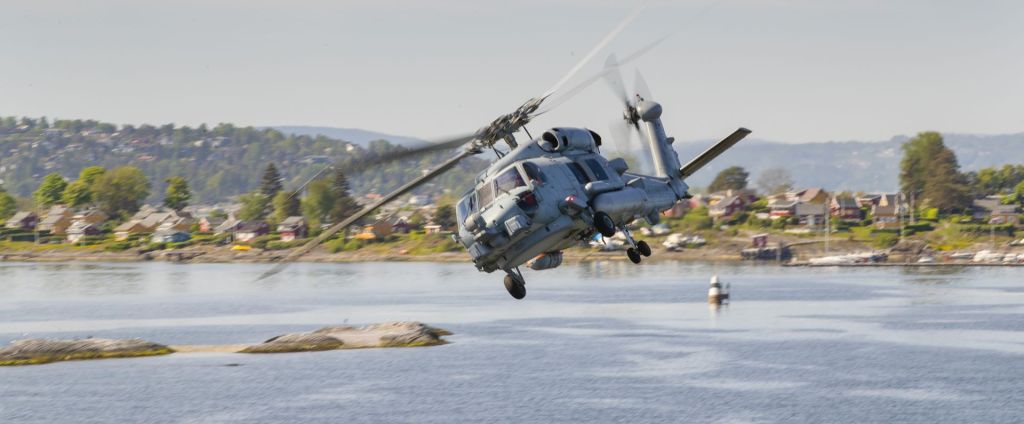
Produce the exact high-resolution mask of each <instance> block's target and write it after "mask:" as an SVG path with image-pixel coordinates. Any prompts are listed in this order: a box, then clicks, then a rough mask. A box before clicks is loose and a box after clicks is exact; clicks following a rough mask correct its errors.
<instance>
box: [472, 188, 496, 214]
mask: <svg viewBox="0 0 1024 424" xmlns="http://www.w3.org/2000/svg"><path fill="white" fill-rule="evenodd" d="M493 201H494V186H493V185H492V184H484V185H483V186H481V187H480V188H478V189H477V190H476V208H477V209H478V210H484V208H486V207H488V206H490V205H491V202H493Z"/></svg>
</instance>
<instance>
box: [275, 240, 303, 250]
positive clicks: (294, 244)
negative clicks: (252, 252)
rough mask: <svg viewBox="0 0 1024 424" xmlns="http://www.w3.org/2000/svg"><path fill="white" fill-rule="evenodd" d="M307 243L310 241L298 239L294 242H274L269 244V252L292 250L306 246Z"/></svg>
mask: <svg viewBox="0 0 1024 424" xmlns="http://www.w3.org/2000/svg"><path fill="white" fill-rule="evenodd" d="M307 241H309V240H308V239H296V240H292V241H281V240H274V241H270V242H267V249H268V250H284V249H291V248H293V247H299V246H302V245H303V244H306V242H307Z"/></svg>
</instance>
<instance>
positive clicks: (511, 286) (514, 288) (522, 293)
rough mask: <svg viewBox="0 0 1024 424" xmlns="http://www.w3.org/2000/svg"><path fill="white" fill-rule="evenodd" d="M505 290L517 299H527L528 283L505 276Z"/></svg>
mask: <svg viewBox="0 0 1024 424" xmlns="http://www.w3.org/2000/svg"><path fill="white" fill-rule="evenodd" d="M505 290H508V294H510V295H512V297H514V298H516V299H522V298H524V297H526V283H524V282H523V281H521V280H520V279H518V278H516V277H513V276H511V275H506V276H505Z"/></svg>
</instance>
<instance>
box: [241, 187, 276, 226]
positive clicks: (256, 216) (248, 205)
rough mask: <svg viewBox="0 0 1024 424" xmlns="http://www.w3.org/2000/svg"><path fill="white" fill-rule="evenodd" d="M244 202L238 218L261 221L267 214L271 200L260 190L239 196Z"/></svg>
mask: <svg viewBox="0 0 1024 424" xmlns="http://www.w3.org/2000/svg"><path fill="white" fill-rule="evenodd" d="M238 201H239V202H241V203H242V209H240V210H239V211H238V218H239V219H242V220H244V221H259V220H261V219H263V218H265V217H266V216H267V209H268V207H269V206H270V201H269V200H268V199H267V197H266V196H264V195H263V193H262V192H260V191H254V192H251V193H246V194H243V195H241V196H239V197H238Z"/></svg>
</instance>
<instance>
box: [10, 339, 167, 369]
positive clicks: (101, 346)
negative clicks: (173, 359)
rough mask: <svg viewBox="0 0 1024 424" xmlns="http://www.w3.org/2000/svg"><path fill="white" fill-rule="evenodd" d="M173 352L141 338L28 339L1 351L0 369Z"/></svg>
mask: <svg viewBox="0 0 1024 424" xmlns="http://www.w3.org/2000/svg"><path fill="white" fill-rule="evenodd" d="M173 352H174V350H172V349H171V348H169V347H167V346H164V345H162V344H158V343H153V342H148V341H145V340H141V339H129V340H115V339H81V340H55V339H27V340H15V341H13V342H11V344H10V345H8V346H7V347H5V348H3V349H0V366H2V365H33V364H46V363H50V362H56V361H72V360H79V359H104V358H132V357H138V356H154V355H166V354H169V353H173Z"/></svg>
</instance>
